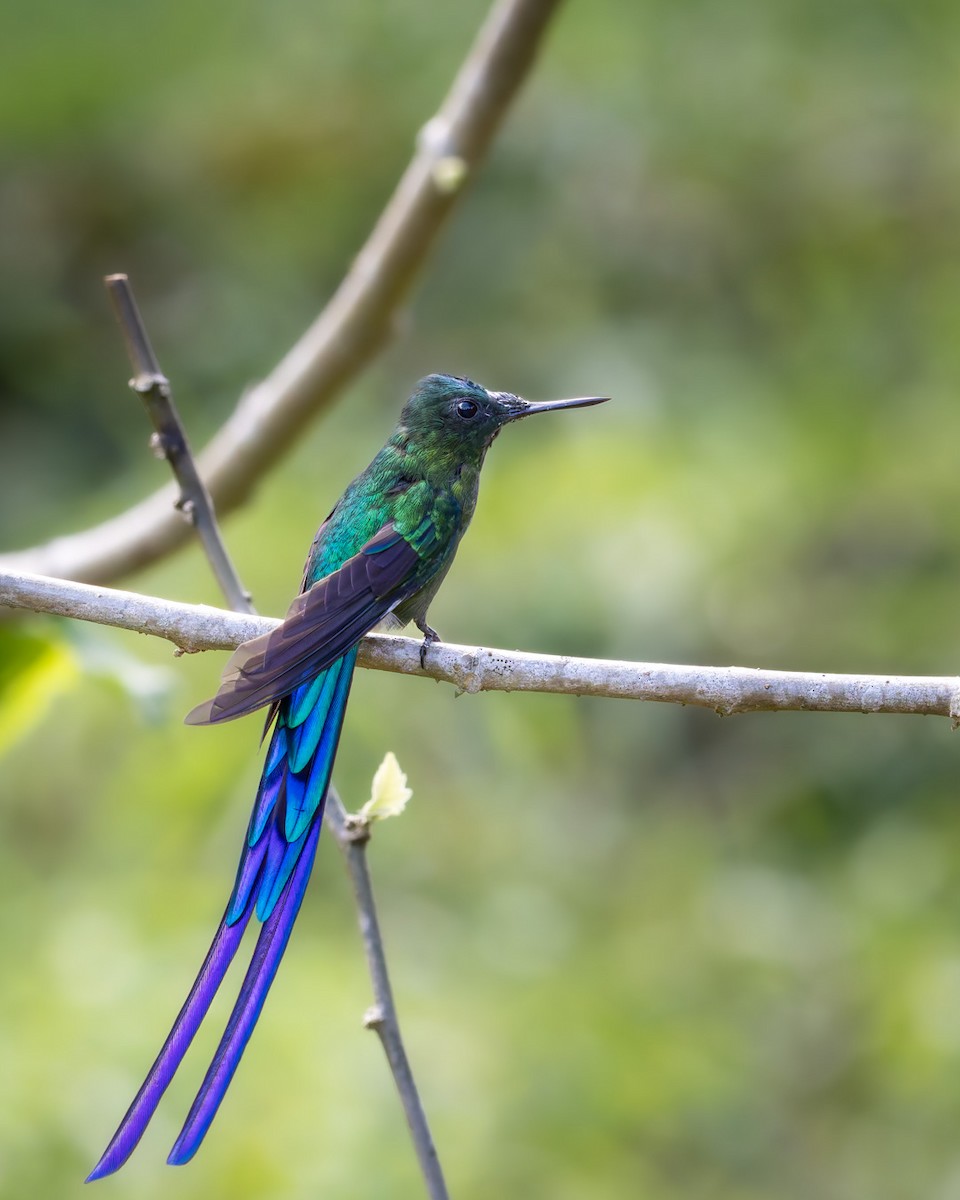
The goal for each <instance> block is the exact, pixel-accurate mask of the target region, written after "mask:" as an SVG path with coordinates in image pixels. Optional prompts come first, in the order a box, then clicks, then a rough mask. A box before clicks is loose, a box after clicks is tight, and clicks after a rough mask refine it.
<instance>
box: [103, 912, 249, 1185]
mask: <svg viewBox="0 0 960 1200" xmlns="http://www.w3.org/2000/svg"><path fill="white" fill-rule="evenodd" d="M252 911H253V905H252V904H250V905H248V907H247V911H246V912H245V913H244V915H243V917H242V919H241V920H239V921H237V922H236V923H235V924H233V925H228V924H227V922H226V918H224V920H223V921H221V922H220V928H219V929H218V930H217V932H216V935H215V937H214V939H213V943H212V945H211V946H210V949H209V950H208V951H207V957H206V958H205V959H204V960H203V966H202V967H201V968H200V974H199V975H198V976H197V978H196V982H195V983H194V985H193V987H192V988H191V989H190V995H189V996H187V999H186V1002H185V1003H184V1006H183V1008H181V1009H180V1013H179V1015H178V1017H177V1019H176V1021H174V1023H173V1028H172V1029H171V1030H170V1034H169V1036H168V1038H167V1040H166V1041H165V1042H164V1043H163V1048H162V1049H161V1051H160V1053H159V1054H158V1055H157V1060H156V1062H155V1063H154V1064H153V1066H152V1067H151V1068H150V1072H149V1074H148V1075H147V1077H146V1079H145V1080H144V1081H143V1086H142V1087H141V1088H140V1091H139V1092H137V1095H136V1098H135V1099H134V1101H133V1103H132V1104H131V1105H130V1107H129V1108H128V1109H127V1115H126V1116H125V1117H124V1118H123V1120H122V1121H121V1122H120V1128H119V1129H118V1130H117V1132H116V1133H115V1134H114V1135H113V1137H112V1139H111V1141H110V1145H109V1146H108V1147H107V1148H106V1150H104V1152H103V1156H102V1157H101V1159H100V1161H99V1162H98V1163H97V1165H96V1166H95V1167H94V1168H93V1170H92V1171H91V1172H90V1174H89V1175H88V1176H87V1180H86V1181H87V1183H92V1182H93V1181H94V1180H95V1179H102V1178H103V1177H104V1175H111V1174H112V1173H113V1172H114V1171H116V1170H118V1169H119V1168H120V1167H122V1166H123V1164H124V1163H125V1162H126V1161H127V1159H128V1158H129V1157H130V1155H131V1154H132V1153H133V1151H134V1150H135V1149H136V1146H137V1142H139V1141H140V1138H141V1137H142V1136H143V1131H144V1130H145V1129H146V1127H147V1123H148V1122H149V1120H150V1118H151V1117H152V1116H153V1114H154V1111H155V1110H156V1107H157V1105H158V1104H159V1103H160V1097H161V1096H162V1095H163V1093H164V1092H165V1091H166V1090H167V1085H168V1084H169V1082H170V1080H171V1079H172V1078H173V1076H174V1074H175V1073H176V1070H177V1067H179V1066H180V1063H181V1061H182V1060H183V1056H184V1055H185V1054H186V1052H187V1049H188V1048H189V1046H190V1043H191V1042H192V1041H193V1038H194V1034H195V1033H196V1032H197V1030H198V1029H199V1028H200V1023H201V1021H202V1020H203V1018H204V1017H205V1016H206V1015H207V1010H208V1009H209V1008H210V1005H211V1003H212V1002H213V998H214V996H215V995H216V994H217V989H218V988H219V987H220V984H221V983H222V982H223V977H224V975H225V974H226V973H227V968H228V967H229V966H230V963H231V962H232V961H233V957H234V955H235V954H236V952H237V947H238V946H239V945H240V939H241V938H242V937H243V933H244V930H245V929H246V927H247V922H248V921H249V919H250V914H251V912H252Z"/></svg>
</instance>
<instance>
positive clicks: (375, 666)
mask: <svg viewBox="0 0 960 1200" xmlns="http://www.w3.org/2000/svg"><path fill="white" fill-rule="evenodd" d="M0 605H10V606H11V607H14V608H25V609H30V610H32V611H34V612H43V613H53V614H56V615H58V616H64V617H74V618H77V619H79V620H83V621H95V622H97V623H98V624H101V625H113V626H116V627H117V628H120V629H130V630H133V631H135V632H137V633H147V634H152V635H154V636H156V637H162V638H166V639H167V640H168V641H170V642H173V644H174V645H175V646H177V647H178V648H179V649H181V650H184V651H187V652H189V653H193V652H194V651H198V650H229V649H233V648H234V647H236V646H238V645H239V644H240V643H241V642H243V641H246V640H247V639H249V638H252V637H256V636H258V635H259V634H261V633H265V632H266V631H267V630H268V629H272V628H273V627H274V626H276V625H277V624H279V622H278V621H277V620H276V619H271V618H267V617H255V616H246V615H243V614H238V613H232V612H226V611H225V610H223V609H219V608H210V607H207V606H206V605H197V604H178V603H175V602H174V601H172V600H161V599H158V598H157V597H154V596H143V595H140V594H138V593H136V592H121V591H116V590H114V589H112V588H106V587H97V586H92V585H89V584H81V583H72V582H68V581H66V580H62V579H50V578H48V577H47V576H43V575H31V574H27V573H25V572H14V571H0ZM359 663H360V666H362V667H368V668H371V669H372V670H375V671H396V672H401V673H403V674H406V675H425V676H427V677H429V678H431V679H436V680H440V681H443V682H445V683H452V684H453V685H454V686H455V687H456V688H458V689H459V690H460V691H463V692H483V691H499V692H554V693H559V694H563V695H574V696H609V697H612V698H614V699H620V700H657V701H661V702H664V703H670V704H694V705H698V706H700V707H702V708H712V709H714V710H715V711H716V712H718V713H721V714H723V715H732V714H733V713H742V712H764V711H769V712H773V711H777V710H798V709H805V710H810V711H816V712H859V713H914V714H917V715H921V716H942V717H950V718H951V719H952V720H953V721H954V723H956V722H957V718H958V715H960V678H958V677H957V676H954V675H835V674H828V673H826V672H824V673H815V672H809V671H767V670H760V669H757V668H753V667H697V666H680V665H675V664H671V663H643V662H625V661H621V660H616V659H603V658H573V657H569V656H566V655H556V654H527V653H524V652H523V651H519V650H488V649H483V648H481V647H477V646H456V645H451V644H448V643H444V642H437V643H435V644H433V645H431V647H430V649H429V651H428V653H427V663H426V668H425V669H424V670H421V668H420V642H419V640H418V639H413V638H406V637H397V636H395V635H391V634H369V635H368V636H367V637H365V638H364V639H363V642H362V643H361V647H360V657H359Z"/></svg>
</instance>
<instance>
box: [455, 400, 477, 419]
mask: <svg viewBox="0 0 960 1200" xmlns="http://www.w3.org/2000/svg"><path fill="white" fill-rule="evenodd" d="M479 411H480V410H479V407H478V406H477V405H476V404H475V403H474V402H473V401H472V400H460V401H459V402H458V403H457V416H458V417H462V418H463V419H464V420H465V421H470V420H472V419H473V418H474V417H475V416H476V415H477V413H478V412H479Z"/></svg>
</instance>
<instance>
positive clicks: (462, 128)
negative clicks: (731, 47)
mask: <svg viewBox="0 0 960 1200" xmlns="http://www.w3.org/2000/svg"><path fill="white" fill-rule="evenodd" d="M558 4H559V0H497V2H496V3H495V4H494V6H493V8H492V9H491V11H490V14H489V16H488V17H487V20H486V22H485V23H484V25H483V27H482V28H481V30H480V32H479V33H478V34H477V37H476V40H475V41H474V44H473V46H472V47H471V49H470V52H469V54H468V56H467V58H466V60H465V61H464V63H463V65H462V66H461V68H460V71H459V72H458V74H457V77H456V79H455V80H454V83H453V86H452V87H451V89H450V92H449V94H448V95H447V97H446V99H445V100H444V102H443V105H442V107H441V108H440V111H439V112H438V113H437V115H436V116H435V117H433V119H432V120H430V121H429V122H428V123H427V125H426V126H425V127H424V129H423V130H422V132H421V135H420V138H419V139H418V146H417V152H416V154H415V156H414V157H413V159H412V160H411V162H410V164H409V166H408V167H407V170H406V172H405V173H404V175H403V177H402V178H401V180H400V182H399V184H398V185H397V188H396V190H395V192H394V194H393V196H392V197H391V199H390V201H389V202H388V204H387V206H386V208H385V209H384V211H383V213H382V214H381V216H380V219H379V220H378V221H377V224H376V226H375V227H374V229H373V231H372V233H371V234H370V237H369V238H368V239H367V243H366V245H365V246H364V247H363V249H362V250H361V251H360V254H359V255H358V256H357V258H356V259H355V261H354V263H353V265H352V267H351V268H350V270H349V271H348V273H347V275H346V276H345V278H344V279H343V282H342V283H341V284H340V286H339V288H338V289H337V291H336V292H335V293H334V295H333V296H332V297H331V299H330V301H329V303H328V304H327V306H326V308H325V309H324V310H323V312H322V313H321V315H320V316H319V317H318V319H317V320H316V321H315V322H314V324H313V325H312V326H311V327H310V328H309V329H308V330H307V332H306V333H305V334H304V335H303V337H302V338H301V339H300V341H299V342H297V344H296V345H295V346H294V347H293V348H292V349H291V350H290V351H289V352H288V353H287V355H286V356H285V357H284V358H283V359H282V360H281V361H280V363H278V365H277V366H276V367H275V368H274V370H273V371H272V372H271V374H270V375H269V376H268V377H267V378H266V379H265V380H263V381H262V382H261V383H259V384H257V385H256V386H255V387H254V388H252V389H251V390H250V391H249V392H248V393H247V394H246V395H245V396H244V397H243V398H242V399H241V400H240V402H239V403H238V405H237V407H236V409H235V410H234V412H233V414H232V416H231V417H230V418H229V419H228V420H227V422H226V423H225V424H224V425H223V427H222V428H221V429H220V431H219V432H218V433H217V434H216V435H215V437H214V438H213V440H212V441H211V442H210V444H209V445H208V446H207V447H206V449H205V450H204V451H203V453H202V454H200V455H199V464H200V471H201V475H202V476H203V479H204V481H205V482H206V484H207V487H208V488H209V490H210V493H211V495H212V497H213V499H214V501H215V503H216V506H217V511H218V512H219V513H220V514H221V515H223V514H224V513H226V512H229V511H230V509H232V508H235V507H236V506H237V505H238V504H240V503H241V502H242V501H243V500H244V499H245V498H246V497H247V496H248V495H249V493H250V492H251V490H252V489H253V488H254V487H255V486H256V484H257V482H258V481H259V479H260V478H261V477H262V476H263V474H264V473H265V472H266V471H267V470H268V469H269V468H270V467H271V466H273V464H274V463H276V462H277V460H278V459H279V458H280V457H281V456H282V455H283V454H284V452H285V451H286V450H287V449H288V448H289V447H290V445H291V443H292V442H293V441H294V439H295V438H296V436H297V434H298V433H299V432H300V431H301V430H302V429H303V427H304V426H305V425H306V423H307V422H308V421H309V420H310V419H311V418H312V417H313V416H315V415H316V414H317V413H318V412H320V411H322V410H323V409H324V408H325V407H327V406H328V405H329V404H330V403H331V401H332V400H333V399H334V397H335V395H336V393H337V391H338V390H339V389H340V388H341V387H342V386H343V385H344V384H345V383H346V382H347V380H349V379H350V378H351V377H352V376H353V375H355V374H356V373H357V372H358V371H359V370H360V368H361V367H362V366H364V365H365V364H366V363H367V362H368V361H369V359H370V358H371V357H372V356H373V354H374V353H375V351H376V350H377V349H378V348H379V347H380V346H381V345H382V343H383V342H384V341H385V340H386V338H387V335H388V334H389V332H390V326H391V322H392V320H393V318H394V316H395V314H396V312H397V310H398V307H399V305H400V303H401V302H402V300H403V298H404V297H405V295H406V294H407V292H408V291H409V290H410V287H411V285H412V283H413V281H414V279H415V278H416V275H417V273H418V271H419V270H420V269H421V268H422V266H423V264H424V262H425V261H426V258H427V255H428V253H429V251H430V249H431V247H432V245H433V243H434V241H435V240H436V237H437V234H438V233H439V231H440V229H441V227H442V225H443V222H444V220H445V218H446V217H447V216H448V215H449V213H450V212H451V210H452V209H453V207H454V205H455V204H456V203H457V201H458V200H459V198H460V196H461V194H462V193H463V190H464V186H465V185H466V183H467V182H468V181H469V179H470V177H471V175H472V174H473V173H474V171H475V169H476V167H477V166H478V164H479V162H480V161H481V159H482V157H483V155H484V152H485V151H486V149H487V147H488V146H489V144H490V142H491V141H492V139H493V137H494V134H495V133H496V132H497V129H498V128H499V126H500V123H501V122H502V120H503V118H504V116H505V114H506V111H507V109H508V107H509V105H510V103H511V101H512V100H513V98H514V96H515V95H516V93H517V91H518V89H519V88H520V85H521V84H522V82H523V80H524V78H525V77H526V75H527V73H528V71H529V70H530V67H531V65H532V64H533V60H534V57H535V55H536V52H537V50H538V49H539V47H540V43H541V41H542V38H543V35H544V32H545V30H546V27H547V25H548V23H549V21H550V18H551V17H552V15H553V13H554V11H555V10H556V8H557V7H558ZM176 497H177V491H176V488H174V487H172V486H168V487H165V488H162V489H161V490H160V491H158V492H156V493H154V495H152V496H150V497H149V498H148V499H146V500H144V501H142V502H141V503H140V504H137V505H135V506H134V507H133V508H131V509H129V510H128V511H126V512H124V513H121V514H120V515H119V516H117V517H114V518H112V519H111V520H109V521H105V522H104V523H103V524H101V525H97V526H95V527H94V528H92V529H88V530H84V531H83V532H81V533H76V534H71V535H68V536H65V537H58V538H54V539H53V540H52V541H50V542H47V543H45V544H44V545H42V546H35V547H33V548H32V549H29V550H23V551H19V552H17V553H15V554H9V555H4V556H2V557H0V564H2V566H3V567H10V568H12V569H14V570H24V571H34V572H40V573H42V574H45V575H56V576H59V577H61V578H66V579H80V580H87V581H89V582H107V581H109V580H113V579H117V578H119V577H120V576H122V575H125V574H128V573H129V572H131V571H134V570H137V569H138V568H140V567H144V566H146V565H147V564H148V563H152V562H155V561H156V560H157V559H159V558H162V557H163V556H165V555H166V554H169V553H170V552H171V551H172V550H174V549H176V548H177V547H178V546H180V545H182V544H183V543H184V542H185V541H186V540H187V538H189V537H190V535H191V530H190V527H189V526H188V525H187V524H186V522H184V521H183V520H182V518H181V517H180V516H179V514H178V513H176V512H175V511H174V510H173V505H174V503H175V501H176Z"/></svg>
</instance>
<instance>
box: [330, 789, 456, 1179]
mask: <svg viewBox="0 0 960 1200" xmlns="http://www.w3.org/2000/svg"><path fill="white" fill-rule="evenodd" d="M325 816H326V820H327V824H328V825H329V827H330V832H331V833H332V834H333V836H334V837H335V838H336V840H337V845H338V846H339V847H340V849H341V850H342V851H343V856H344V859H345V860H346V864H347V871H348V872H349V874H350V882H351V883H352V884H353V894H354V896H355V897H356V901H357V917H358V920H359V923H360V935H361V937H362V938H363V949H364V952H365V954H366V956H367V969H368V970H369V972H370V982H371V983H372V984H373V1001H374V1002H373V1005H372V1006H371V1007H370V1008H368V1009H367V1011H366V1014H365V1015H364V1018H363V1023H364V1026H365V1027H366V1028H367V1029H372V1030H373V1031H374V1032H375V1033H376V1035H377V1037H379V1039H380V1044H381V1046H382V1047H383V1052H384V1054H385V1055H386V1057H387V1062H388V1063H389V1064H390V1070H391V1072H392V1074H393V1079H394V1082H395V1083H396V1085H397V1092H398V1093H399V1095H400V1103H401V1104H402V1105H403V1112H404V1115H405V1116H406V1118H407V1126H408V1127H409V1129H410V1137H411V1140H412V1141H413V1145H414V1149H415V1150H416V1152H417V1159H418V1160H419V1162H420V1170H421V1172H422V1174H423V1179H424V1182H425V1183H426V1185H427V1194H428V1195H429V1196H430V1200H448V1196H449V1193H448V1191H447V1185H446V1181H445V1180H444V1177H443V1168H442V1167H441V1165H440V1159H439V1157H438V1155H437V1148H436V1145H435V1144H434V1141H433V1135H432V1134H431V1132H430V1126H429V1124H428V1123H427V1115H426V1113H425V1112H424V1110H423V1104H422V1103H421V1101H420V1093H419V1091H418V1090H417V1084H416V1080H415V1079H414V1077H413V1070H412V1068H411V1066H410V1060H409V1059H408V1058H407V1051H406V1047H405V1046H404V1044H403V1036H402V1034H401V1032H400V1022H399V1018H398V1017H397V1006H396V1003H395V1002H394V999H393V989H392V988H391V986H390V974H389V971H388V969H387V958H386V954H385V952H384V948H383V935H382V934H381V932H380V921H379V919H378V917H377V905H376V901H375V900H374V896H373V882H372V880H371V878H370V867H369V863H368V862H367V846H368V845H369V843H370V834H371V829H370V824H369V822H367V821H365V820H363V819H362V818H359V817H355V816H353V815H351V814H348V813H347V812H346V811H345V810H344V807H343V805H342V803H341V802H340V797H339V796H338V795H337V793H336V792H335V791H334V790H333V788H331V789H330V794H329V796H328V798H327V811H326V814H325Z"/></svg>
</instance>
